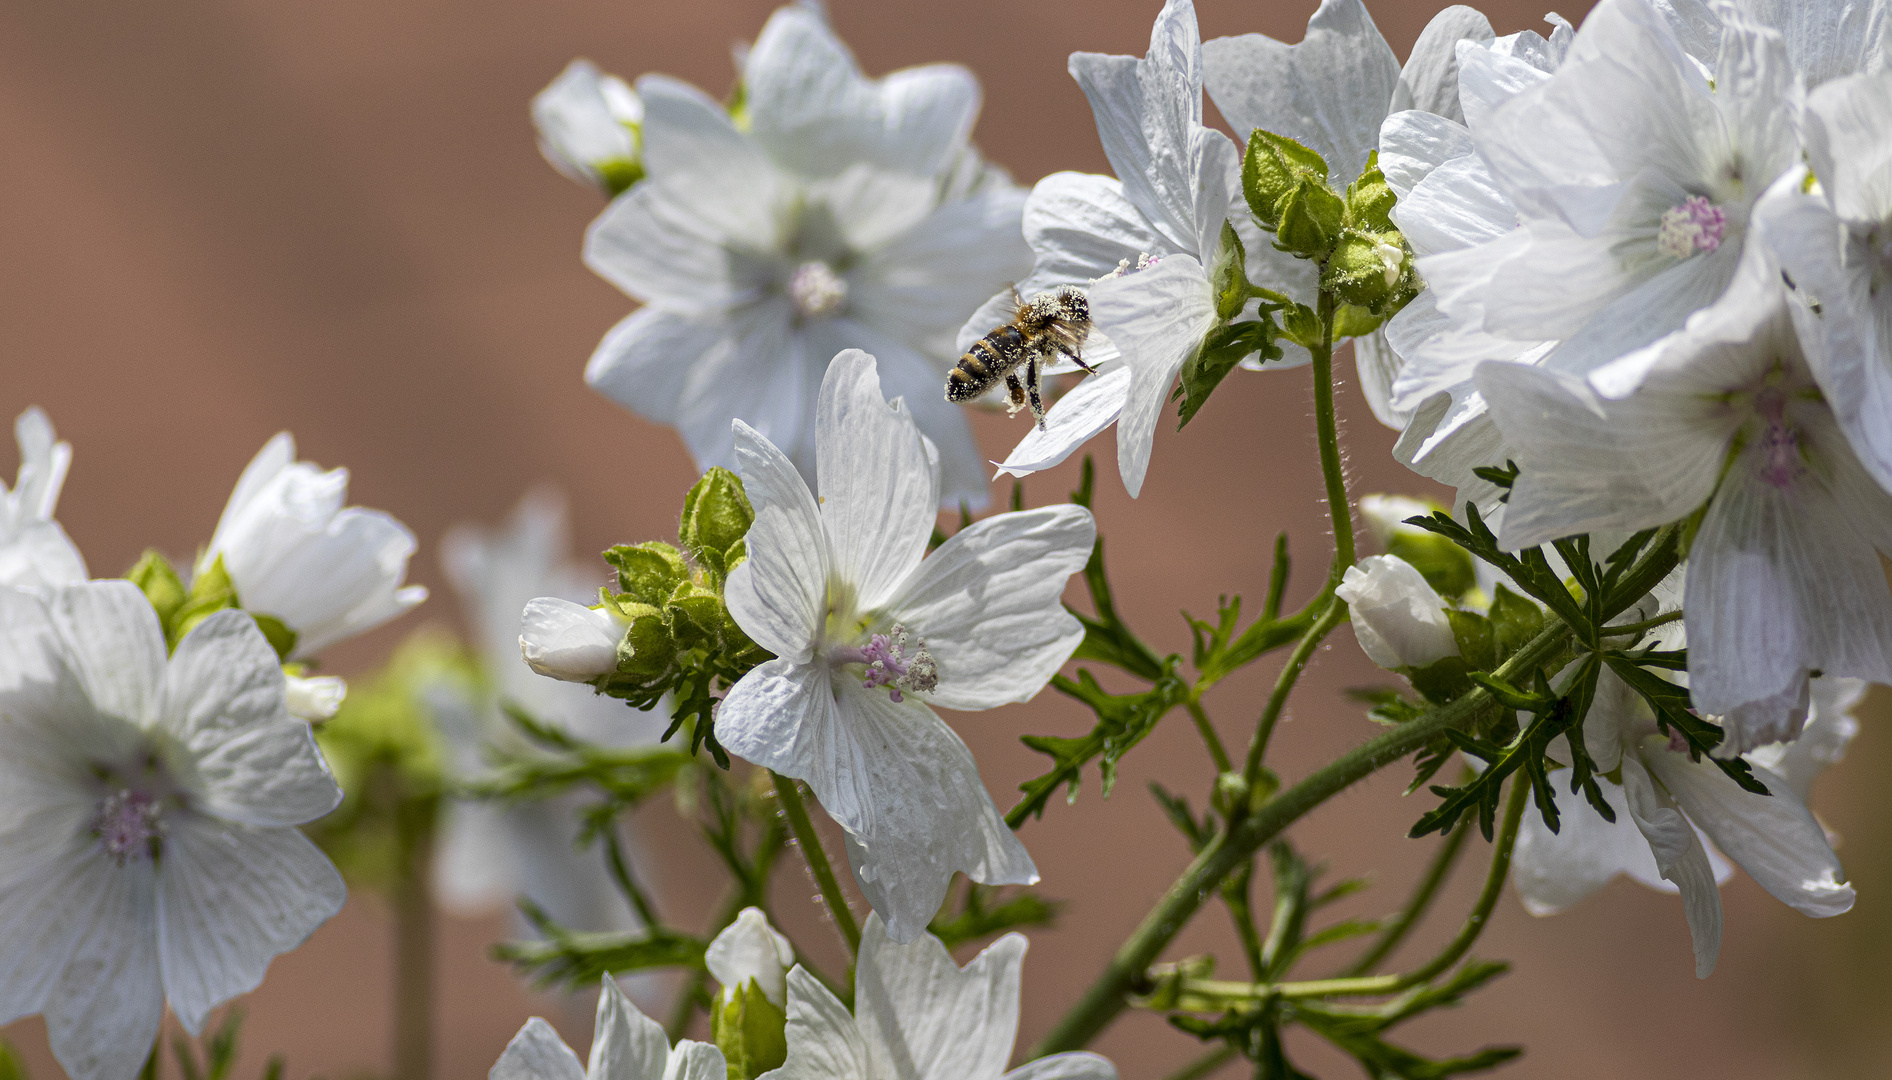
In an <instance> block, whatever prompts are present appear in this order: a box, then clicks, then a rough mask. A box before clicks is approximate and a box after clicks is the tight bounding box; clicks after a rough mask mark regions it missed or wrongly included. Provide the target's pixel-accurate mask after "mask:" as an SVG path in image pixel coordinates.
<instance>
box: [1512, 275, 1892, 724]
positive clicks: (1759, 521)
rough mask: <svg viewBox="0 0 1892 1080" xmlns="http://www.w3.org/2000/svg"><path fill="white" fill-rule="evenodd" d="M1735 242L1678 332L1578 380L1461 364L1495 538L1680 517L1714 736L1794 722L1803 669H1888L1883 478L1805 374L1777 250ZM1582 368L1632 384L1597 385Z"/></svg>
mask: <svg viewBox="0 0 1892 1080" xmlns="http://www.w3.org/2000/svg"><path fill="white" fill-rule="evenodd" d="M1749 254H1750V257H1749V258H1748V259H1746V260H1744V262H1743V266H1742V272H1741V276H1740V277H1739V278H1738V279H1737V280H1736V282H1735V283H1734V285H1733V286H1732V287H1730V289H1729V290H1728V294H1727V295H1726V296H1725V297H1723V298H1722V300H1720V301H1719V302H1717V303H1716V304H1715V305H1714V306H1713V307H1711V308H1709V309H1707V310H1705V311H1703V312H1702V313H1700V314H1699V315H1697V316H1696V317H1695V318H1694V319H1691V320H1690V321H1689V325H1688V326H1687V328H1686V329H1684V330H1682V331H1679V332H1677V333H1675V334H1673V335H1671V336H1669V337H1667V338H1664V339H1663V340H1662V341H1659V342H1657V343H1656V344H1655V345H1652V346H1650V347H1648V348H1646V349H1643V350H1639V351H1637V352H1634V353H1631V354H1629V355H1627V356H1625V357H1623V358H1622V359H1620V360H1618V361H1615V362H1614V363H1613V364H1612V365H1610V366H1609V367H1606V368H1603V369H1599V370H1598V371H1597V372H1596V373H1594V375H1593V377H1592V380H1591V381H1589V382H1586V381H1584V380H1583V379H1581V378H1578V377H1576V376H1572V375H1568V374H1564V373H1559V372H1555V371H1551V370H1547V369H1544V368H1536V367H1526V366H1523V365H1519V364H1509V363H1487V364H1484V365H1482V366H1480V367H1479V368H1478V373H1477V382H1478V389H1479V390H1480V391H1481V392H1482V393H1483V394H1484V396H1485V399H1486V400H1487V401H1488V402H1489V403H1490V407H1491V415H1492V417H1493V418H1494V419H1495V420H1496V422H1497V425H1498V427H1499V428H1500V429H1501V430H1502V432H1503V434H1504V437H1505V440H1506V441H1507V442H1508V443H1509V444H1510V445H1511V446H1512V447H1513V448H1515V450H1516V452H1517V457H1516V460H1517V462H1518V464H1519V465H1520V467H1521V468H1522V469H1523V474H1522V475H1521V476H1520V477H1519V479H1518V481H1517V483H1516V485H1515V486H1514V487H1513V488H1512V493H1511V499H1510V503H1509V505H1508V506H1507V507H1506V510H1505V515H1504V522H1503V526H1502V528H1501V530H1500V532H1499V542H1500V543H1501V544H1503V545H1504V546H1505V547H1506V548H1518V547H1526V546H1532V545H1536V544H1540V543H1543V542H1545V541H1548V540H1551V539H1553V538H1556V537H1562V536H1570V535H1573V534H1576V533H1583V532H1597V531H1618V530H1620V531H1623V532H1625V533H1627V532H1631V531H1634V530H1637V529H1642V528H1649V527H1654V526H1658V525H1664V524H1667V523H1669V522H1675V521H1682V520H1684V519H1691V520H1692V522H1698V524H1695V525H1694V528H1693V540H1692V543H1691V545H1690V547H1689V554H1688V567H1687V585H1686V595H1687V598H1688V603H1687V607H1686V616H1685V619H1684V622H1685V625H1686V627H1687V631H1688V645H1689V648H1688V674H1689V687H1690V692H1691V694H1692V695H1693V698H1694V703H1695V705H1696V706H1697V707H1698V708H1699V709H1700V710H1701V711H1702V712H1704V713H1708V714H1713V715H1716V716H1719V717H1721V718H1722V720H1723V724H1724V726H1725V727H1726V729H1727V740H1726V742H1725V743H1724V744H1723V747H1724V748H1725V749H1724V750H1722V751H1718V752H1725V753H1740V752H1743V751H1747V750H1751V749H1753V748H1754V747H1756V746H1760V745H1762V744H1765V743H1770V742H1776V741H1779V740H1783V739H1788V738H1791V737H1793V735H1794V734H1795V733H1796V732H1797V731H1798V730H1799V724H1800V720H1801V718H1802V717H1803V716H1804V714H1805V709H1806V696H1807V680H1808V678H1809V676H1810V674H1811V673H1813V672H1815V671H1819V672H1824V673H1825V674H1827V675H1829V676H1844V677H1851V678H1863V679H1870V680H1872V681H1875V682H1887V681H1892V593H1889V592H1888V590H1887V588H1886V581H1885V575H1884V573H1883V572H1882V570H1881V568H1880V562H1879V552H1892V495H1888V494H1886V492H1885V491H1883V490H1882V489H1880V487H1879V486H1878V485H1877V484H1876V483H1874V482H1873V479H1872V477H1871V476H1870V475H1869V474H1868V473H1867V471H1866V469H1865V468H1864V467H1863V466H1862V465H1861V464H1860V461H1859V458H1858V457H1857V456H1856V455H1855V454H1854V453H1853V450H1852V448H1851V446H1849V445H1848V443H1847V441H1846V439H1845V437H1844V435H1843V434H1842V433H1841V431H1840V427H1839V424H1838V422H1837V420H1836V419H1835V416H1834V408H1833V406H1831V405H1829V404H1828V399H1827V398H1825V397H1824V396H1823V395H1822V394H1821V393H1820V391H1819V388H1818V387H1817V386H1816V385H1815V384H1814V381H1813V378H1812V374H1811V373H1810V372H1809V371H1808V368H1807V363H1806V358H1805V356H1804V355H1803V353H1802V352H1801V348H1800V344H1799V341H1798V339H1797V338H1796V336H1795V334H1794V329H1793V322H1792V319H1791V317H1790V316H1789V314H1788V302H1787V297H1786V294H1785V289H1784V286H1783V285H1782V284H1781V278H1780V271H1779V269H1778V267H1776V266H1775V265H1773V263H1772V261H1771V260H1770V259H1768V258H1766V257H1765V250H1764V248H1763V247H1762V246H1761V245H1754V246H1752V247H1751V248H1750V249H1749ZM1614 369H1624V370H1614ZM1596 376H1602V377H1603V381H1604V382H1606V383H1607V384H1609V385H1618V386H1636V387H1637V389H1635V390H1634V391H1633V392H1632V393H1630V394H1629V395H1628V396H1626V397H1623V398H1620V399H1611V398H1607V397H1604V396H1602V395H1600V394H1598V393H1597V392H1596V389H1595V383H1596V381H1597V379H1596ZM1696 515H1699V516H1698V517H1697V516H1696Z"/></svg>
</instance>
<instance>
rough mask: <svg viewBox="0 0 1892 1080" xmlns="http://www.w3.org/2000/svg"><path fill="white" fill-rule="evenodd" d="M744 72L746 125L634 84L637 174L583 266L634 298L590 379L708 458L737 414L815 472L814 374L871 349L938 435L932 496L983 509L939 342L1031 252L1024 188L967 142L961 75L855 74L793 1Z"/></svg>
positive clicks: (933, 71) (924, 425) (724, 457)
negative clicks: (639, 138)
mask: <svg viewBox="0 0 1892 1080" xmlns="http://www.w3.org/2000/svg"><path fill="white" fill-rule="evenodd" d="M743 87H744V91H745V98H744V100H745V103H746V109H747V114H746V115H747V117H748V126H747V128H746V129H744V128H740V127H738V126H737V123H736V121H735V120H733V119H732V118H731V117H730V116H729V114H728V112H727V111H726V110H724V109H723V107H722V106H721V105H719V104H717V103H716V102H715V101H713V100H711V99H710V98H709V97H707V96H706V95H704V94H703V93H702V92H701V91H699V90H697V89H695V88H694V87H691V86H687V85H685V84H683V83H680V82H677V81H675V80H672V79H667V78H663V77H660V76H645V77H644V78H642V79H640V80H638V83H637V92H638V95H639V97H640V98H641V99H642V100H643V103H644V122H643V128H642V131H643V144H644V145H643V150H644V158H643V162H644V167H645V168H646V169H647V170H648V174H649V175H648V177H647V178H646V179H645V180H643V181H642V182H640V183H639V184H638V185H637V186H636V187H635V188H633V189H632V190H631V191H630V192H628V193H627V194H626V195H625V196H624V197H622V198H620V199H618V200H617V201H616V202H614V203H613V204H612V205H611V207H610V209H608V210H606V211H605V213H604V215H603V216H601V217H600V218H599V219H598V220H597V221H596V222H595V223H594V224H593V225H592V227H591V231H590V234H589V237H588V239H587V242H586V247H585V259H586V262H587V264H588V265H589V266H590V267H591V268H592V269H593V270H595V271H596V272H597V273H598V274H600V275H601V276H603V277H604V278H605V279H607V280H608V281H610V282H611V283H612V284H614V285H616V286H617V287H618V288H620V289H622V290H623V291H624V292H625V293H627V294H629V295H630V296H631V297H633V298H634V299H636V300H639V301H642V302H643V304H644V307H643V308H642V309H641V310H639V311H638V312H637V313H636V314H634V315H632V316H631V317H630V318H628V319H626V320H625V321H623V322H622V323H620V324H618V326H617V327H616V328H614V329H613V330H612V331H611V332H610V333H609V334H608V335H606V337H605V339H604V341H603V342H602V343H601V344H600V345H599V346H598V350H597V352H596V353H595V354H594V355H593V356H592V358H591V363H590V366H589V367H588V368H587V369H586V374H585V378H586V381H587V382H589V383H590V384H591V385H592V386H593V387H594V388H596V389H597V390H599V391H600V392H602V393H604V394H605V395H606V396H607V397H610V398H611V399H612V400H614V401H617V402H618V403H619V404H622V405H625V406H627V407H628V408H630V409H632V410H634V411H636V412H637V413H639V414H640V415H643V416H646V417H649V418H650V419H653V420H657V421H659V422H662V423H667V424H670V425H672V426H674V427H676V428H677V429H678V430H679V431H680V432H681V433H682V435H683V438H684V440H685V442H687V443H688V444H689V446H690V450H691V452H692V453H693V454H694V455H695V456H696V459H697V461H698V462H699V463H700V464H701V465H702V466H704V467H708V466H711V465H728V464H729V463H730V461H731V455H732V454H733V452H734V444H733V443H732V442H731V439H730V420H731V419H732V418H736V419H740V420H742V421H743V422H744V423H746V424H748V425H749V426H751V427H753V428H754V429H756V430H757V431H760V432H761V433H762V434H763V435H764V436H766V437H767V438H768V439H770V440H771V441H773V442H774V443H775V444H776V445H777V446H779V447H781V448H782V450H783V452H785V453H786V454H788V456H789V458H790V459H791V460H793V461H794V462H795V463H796V464H797V465H798V466H800V467H801V469H802V470H803V474H804V475H806V476H807V477H808V478H809V479H811V480H812V479H813V478H814V473H813V468H814V434H813V425H812V422H811V421H812V417H813V415H814V401H815V394H816V390H817V388H818V387H819V386H820V385H821V376H822V372H823V371H824V370H825V369H826V367H827V363H828V361H829V360H830V359H831V358H832V357H833V356H834V354H835V353H837V352H839V351H841V350H842V349H848V348H864V349H868V350H870V351H872V352H873V353H874V354H875V355H877V356H879V357H880V361H881V365H882V371H883V373H884V375H885V377H886V380H887V383H888V385H889V387H891V388H892V389H893V390H894V391H895V392H897V393H899V394H902V395H904V396H905V397H906V398H907V400H908V402H910V403H911V404H910V408H911V409H912V410H913V416H914V419H915V420H916V421H917V422H918V423H919V425H920V428H921V430H922V431H924V432H926V434H927V436H928V437H929V438H931V439H932V440H933V442H934V443H935V444H936V445H937V446H938V447H939V448H940V455H941V466H942V468H943V470H944V473H945V486H944V491H943V494H944V495H945V496H946V497H947V499H948V500H949V501H950V503H951V504H952V505H955V506H956V505H958V503H959V502H960V501H962V500H964V501H966V502H968V503H970V504H972V505H975V506H978V505H983V504H984V502H985V498H986V485H985V477H984V475H983V469H984V465H983V460H982V458H981V457H980V455H979V452H978V448H977V447H976V446H975V445H974V444H973V441H972V434H971V431H970V429H969V428H968V427H967V425H966V420H965V417H964V416H963V415H962V414H961V412H960V410H959V408H958V407H957V406H955V405H952V404H950V403H949V402H947V401H946V400H945V393H944V387H945V385H946V384H945V379H946V373H947V372H948V371H949V370H951V368H952V365H953V363H954V362H955V361H957V360H958V358H959V352H958V351H957V350H955V349H954V347H953V346H954V337H953V336H954V332H955V331H957V330H958V329H959V326H960V324H961V323H962V322H964V321H965V319H966V316H967V315H968V314H970V313H971V312H972V310H973V309H974V308H975V307H977V306H978V305H979V303H980V301H982V300H984V299H985V298H986V297H987V296H989V295H991V294H992V292H993V290H995V289H998V288H1001V287H1002V286H1003V285H1004V284H1005V282H1007V281H1009V280H1016V279H1018V278H1019V277H1021V276H1023V275H1024V274H1025V272H1026V271H1027V270H1028V269H1029V268H1030V265H1031V253H1030V251H1029V249H1027V248H1026V246H1025V244H1024V241H1023V240H1022V239H1021V238H1020V236H1019V234H1018V229H1019V225H1018V223H1019V212H1020V207H1021V206H1022V204H1023V200H1024V193H1023V192H1022V191H1019V190H1018V189H1017V188H1015V187H1013V186H1012V185H1011V183H1010V182H1009V181H1008V180H1006V179H1005V178H1004V176H1003V175H1002V174H1001V173H999V172H998V171H997V170H995V169H991V168H989V167H987V166H986V165H984V164H983V163H982V162H981V161H980V160H979V158H978V155H977V154H976V153H975V152H974V151H973V150H972V149H971V147H970V145H969V144H968V141H967V139H968V135H969V133H970V132H971V130H972V124H973V120H974V118H975V117H976V115H977V113H978V108H979V89H978V85H977V83H976V82H975V81H974V80H973V78H972V76H971V74H970V73H969V72H967V71H966V70H965V69H964V68H960V67H957V66H953V65H945V64H940V65H932V66H928V67H921V68H912V69H909V70H905V71H898V72H895V73H893V74H892V75H889V76H887V77H886V78H884V79H879V80H869V79H866V78H864V77H862V75H861V73H860V69H859V68H858V67H857V66H856V64H855V62H854V58H853V57H852V56H850V55H849V54H848V51H847V48H846V46H844V45H842V43H841V42H840V41H839V40H838V39H837V38H836V37H835V36H834V32H833V31H832V30H831V29H830V28H829V27H828V25H827V23H826V22H825V21H824V19H823V18H822V16H821V15H820V13H819V12H818V11H816V10H815V9H813V8H811V7H804V6H794V7H786V8H783V9H781V10H779V11H777V12H776V13H775V15H774V16H773V17H772V18H770V20H769V22H768V25H767V26H766V27H764V28H763V31H762V35H761V37H760V38H759V39H758V40H757V41H756V43H755V47H754V48H753V49H751V50H750V51H749V53H748V56H747V58H746V60H745V61H744V64H743ZM986 329H988V330H989V329H991V327H987V328H986Z"/></svg>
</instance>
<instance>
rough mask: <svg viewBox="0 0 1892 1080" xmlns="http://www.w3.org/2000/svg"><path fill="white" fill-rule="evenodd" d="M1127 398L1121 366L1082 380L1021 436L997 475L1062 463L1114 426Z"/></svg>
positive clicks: (1022, 473) (1126, 382)
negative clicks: (1078, 449)
mask: <svg viewBox="0 0 1892 1080" xmlns="http://www.w3.org/2000/svg"><path fill="white" fill-rule="evenodd" d="M1100 336H1101V335H1100ZM1111 352H1112V353H1115V352H1116V346H1114V345H1113V346H1111ZM1129 396H1130V369H1129V367H1127V366H1125V365H1123V364H1118V365H1116V366H1115V367H1112V368H1111V369H1110V370H1108V371H1106V372H1104V373H1103V374H1101V375H1092V376H1090V377H1089V378H1086V379H1085V380H1084V381H1083V382H1081V383H1078V384H1077V388H1076V389H1074V390H1072V391H1071V392H1070V393H1068V394H1066V395H1064V396H1063V397H1061V398H1059V399H1058V400H1057V401H1056V402H1055V403H1054V404H1053V405H1052V406H1051V408H1049V409H1047V410H1046V411H1045V426H1044V427H1042V428H1040V427H1036V426H1034V427H1033V428H1032V429H1031V430H1030V431H1028V432H1026V433H1025V437H1024V438H1023V439H1020V440H1019V442H1018V445H1017V446H1014V447H1013V448H1012V452H1011V453H1010V454H1007V455H1006V457H1005V462H1004V464H1002V465H1000V466H999V475H1000V476H1006V475H1010V476H1029V475H1031V474H1032V473H1035V472H1039V471H1041V470H1044V469H1049V468H1051V467H1052V466H1054V465H1057V464H1058V463H1060V462H1062V461H1063V460H1064V459H1065V458H1068V457H1070V456H1071V455H1072V454H1073V453H1076V452H1077V448H1078V447H1080V446H1083V445H1084V444H1085V443H1087V442H1089V441H1091V439H1092V438H1093V437H1095V436H1097V435H1098V434H1100V433H1102V432H1103V430H1104V429H1105V428H1107V427H1109V426H1110V425H1112V424H1114V423H1116V422H1117V417H1118V416H1119V415H1120V414H1122V412H1123V405H1124V402H1125V400H1127V399H1128V398H1129Z"/></svg>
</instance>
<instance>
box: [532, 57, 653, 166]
mask: <svg viewBox="0 0 1892 1080" xmlns="http://www.w3.org/2000/svg"><path fill="white" fill-rule="evenodd" d="M643 119H644V103H643V101H642V100H641V99H639V98H638V96H637V92H636V91H635V90H632V89H631V88H630V87H629V86H627V85H626V84H625V82H624V80H622V79H620V78H617V77H616V76H613V75H605V74H603V73H601V72H599V70H598V69H597V67H596V66H594V65H593V64H592V63H591V61H589V60H574V61H572V62H571V63H570V64H569V65H568V66H567V67H566V68H565V70H564V71H563V72H561V73H559V76H558V78H556V79H553V80H552V83H551V85H550V86H547V87H546V88H545V89H543V90H541V91H539V94H538V96H537V97H535V98H533V99H532V124H533V126H534V127H536V128H538V131H539V152H540V153H542V154H544V155H545V160H547V161H549V162H551V163H552V167H553V168H555V169H557V170H558V171H559V172H561V173H564V174H565V175H566V176H569V177H571V178H572V179H573V180H577V181H578V182H580V183H584V184H592V185H595V186H597V187H600V188H604V189H605V190H606V191H608V192H611V193H612V194H615V193H616V191H614V190H613V188H614V187H615V188H616V190H618V191H621V190H623V186H628V185H618V184H614V181H618V180H620V179H621V178H620V177H619V176H618V175H617V174H619V173H622V172H623V171H624V170H625V168H626V167H627V166H630V165H632V164H633V163H635V162H636V161H637V160H638V154H639V148H638V138H637V133H636V129H637V125H638V124H640V123H642V122H643Z"/></svg>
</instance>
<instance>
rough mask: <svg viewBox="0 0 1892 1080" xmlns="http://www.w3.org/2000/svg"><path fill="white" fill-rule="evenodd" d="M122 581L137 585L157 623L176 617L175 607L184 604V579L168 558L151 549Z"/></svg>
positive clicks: (167, 621) (166, 621) (167, 622)
mask: <svg viewBox="0 0 1892 1080" xmlns="http://www.w3.org/2000/svg"><path fill="white" fill-rule="evenodd" d="M125 578H126V580H128V581H130V582H131V583H132V584H133V585H136V586H138V589H139V591H141V592H143V593H144V594H145V599H147V600H149V601H151V606H152V607H153V608H154V609H156V610H157V613H158V622H159V624H161V625H164V626H169V625H170V624H171V620H172V619H173V618H175V617H176V616H177V609H178V608H181V607H183V606H184V599H185V596H186V595H187V593H186V591H185V589H184V579H182V578H180V577H178V576H177V570H176V569H175V568H173V567H172V566H171V562H170V560H169V559H166V558H165V557H164V556H162V555H160V554H158V553H157V552H155V551H147V552H145V553H144V555H143V556H141V557H140V558H139V559H138V562H137V565H135V566H133V567H132V568H131V569H130V570H127V571H125Z"/></svg>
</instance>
